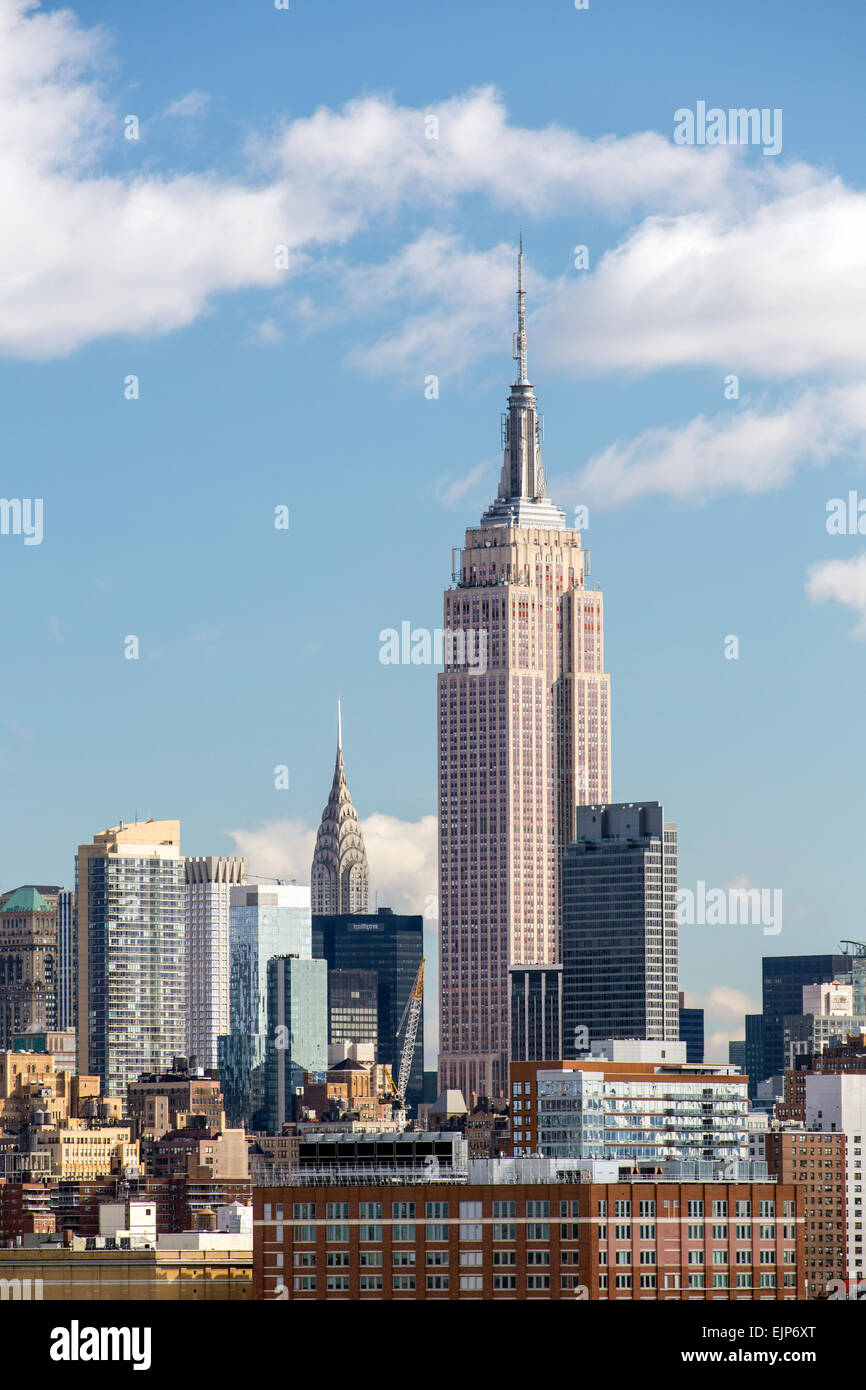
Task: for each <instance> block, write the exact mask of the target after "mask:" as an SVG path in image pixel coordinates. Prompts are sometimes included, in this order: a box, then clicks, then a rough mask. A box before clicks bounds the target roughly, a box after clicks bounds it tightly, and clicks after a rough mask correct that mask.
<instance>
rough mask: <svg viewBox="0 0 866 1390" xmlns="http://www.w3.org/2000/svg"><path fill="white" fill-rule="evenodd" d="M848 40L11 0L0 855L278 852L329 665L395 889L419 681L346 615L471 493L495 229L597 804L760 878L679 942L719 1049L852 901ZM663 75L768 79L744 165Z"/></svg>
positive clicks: (593, 18) (860, 312)
mask: <svg viewBox="0 0 866 1390" xmlns="http://www.w3.org/2000/svg"><path fill="white" fill-rule="evenodd" d="M864 29H866V19H864V13H863V12H862V11H860V10H858V9H857V8H856V7H854V6H851V5H850V4H848V3H829V4H825V5H823V6H821V7H816V6H814V5H812V4H805V3H791V0H787V3H784V4H783V3H772V0H771V2H770V3H762V5H761V6H760V7H755V6H754V5H752V4H749V3H737V2H736V0H735V2H734V3H732V4H729V5H727V6H725V7H721V6H719V7H708V6H703V7H695V6H693V5H692V4H690V3H685V2H684V3H681V4H680V3H676V0H668V2H667V3H666V4H665V5H664V6H653V5H645V4H641V3H637V0H631V2H628V0H625V2H623V3H616V4H615V3H604V0H590V8H589V10H588V11H585V12H578V11H575V9H574V8H573V6H572V5H571V4H569V3H567V0H556V3H553V0H548V2H547V3H539V4H533V5H518V4H516V3H509V0H504V2H503V3H496V4H492V3H473V4H472V5H470V6H467V5H466V4H465V3H464V4H457V3H449V2H448V0H446V2H445V3H440V4H438V5H436V6H433V7H426V6H402V5H398V4H396V3H391V0H388V3H366V4H364V5H363V6H358V5H357V4H351V3H349V0H343V2H341V3H337V0H333V2H330V0H329V2H328V3H325V0H320V3H318V4H316V3H313V0H292V4H291V8H290V10H289V11H287V12H280V11H276V10H275V9H274V8H273V6H272V5H271V4H270V3H268V0H244V3H243V4H240V3H219V0H214V2H213V3H206V4H205V3H202V0H171V3H151V4H149V5H147V6H123V5H116V4H108V3H82V4H79V5H78V6H76V7H74V8H73V9H72V10H69V11H65V12H61V11H60V9H59V7H56V6H54V5H50V4H46V5H43V6H42V7H41V8H39V7H34V6H31V5H28V4H25V3H22V0H0V35H2V39H3V42H2V43H0V114H2V116H3V121H4V128H5V129H6V130H7V131H10V130H11V131H14V132H15V135H14V138H12V139H7V140H6V141H4V150H3V152H2V153H0V204H2V206H3V207H4V214H3V218H2V225H0V266H2V270H0V354H2V367H0V430H2V442H3V449H2V459H3V469H2V484H0V494H2V495H3V496H4V497H7V498H16V497H17V498H37V497H38V498H42V499H43V500H44V539H43V541H42V544H41V545H38V546H36V545H34V546H25V545H24V544H23V538H22V537H20V536H12V535H10V536H0V577H2V584H3V592H4V595H5V602H4V603H3V605H2V611H0V639H2V642H3V646H4V650H5V653H6V662H5V680H4V687H3V695H4V698H3V701H2V706H0V779H2V787H3V796H2V799H0V818H2V825H0V830H2V833H0V847H2V848H0V885H2V886H3V887H13V886H15V885H16V884H17V883H19V882H23V881H55V880H56V881H67V882H68V881H70V880H71V877H72V866H73V856H74V851H75V846H76V845H77V844H78V843H79V842H80V841H82V840H89V839H90V838H91V836H92V835H93V833H94V832H95V831H97V830H99V829H103V828H105V827H106V826H107V825H110V824H114V823H116V822H117V821H118V820H119V819H121V818H124V819H130V818H132V817H133V816H134V815H135V814H136V813H138V815H140V816H144V815H154V816H166V817H168V816H179V817H180V818H181V821H182V833H183V844H184V848H185V849H186V850H187V852H189V853H196V854H198V853H221V852H229V851H231V850H233V849H234V848H236V847H237V848H240V849H243V850H244V851H245V852H247V853H248V855H249V857H250V860H251V864H252V867H253V868H254V869H257V870H258V871H259V872H261V873H269V872H284V873H287V874H290V875H294V876H297V877H298V878H299V879H303V878H304V877H305V876H306V866H307V864H308V859H309V850H310V845H311V836H312V833H313V830H314V827H315V825H316V823H317V821H318V817H319V815H320V813H321V808H322V805H323V804H324V801H325V799H326V796H327V791H328V787H329V783H330V778H331V773H332V767H333V754H334V735H335V729H334V724H335V718H334V706H335V701H336V697H337V694H338V692H339V693H340V694H341V696H342V699H343V709H344V720H343V722H344V743H345V753H346V763H347V770H348V775H349V781H350V786H351V788H352V792H353V796H354V799H355V803H356V805H357V807H358V810H359V814H360V815H361V816H362V818H364V820H365V828H366V829H367V830H368V848H369V851H370V859H371V868H372V871H373V875H374V878H375V880H376V883H377V885H378V888H379V893H380V901H382V902H388V901H390V902H393V903H394V905H395V906H398V907H401V908H404V909H406V910H417V911H420V910H423V909H424V906H425V900H426V899H427V897H428V895H432V894H434V893H435V891H436V884H435V833H434V823H433V820H432V816H433V815H434V813H435V777H436V769H435V729H434V708H435V707H434V692H435V671H434V670H433V669H431V668H415V667H392V666H385V665H382V664H381V663H380V661H379V640H378V634H379V632H380V630H381V629H383V628H386V627H398V626H399V624H400V622H401V621H403V620H409V621H411V622H412V624H413V626H416V627H429V628H434V627H436V626H437V625H438V624H439V623H440V622H441V602H442V590H443V588H444V586H445V585H446V583H447V582H448V578H449V572H450V557H451V547H452V546H455V545H459V544H460V542H461V540H462V533H463V530H464V529H465V527H466V526H467V525H471V524H474V523H475V522H476V521H477V518H478V516H479V515H480V512H481V511H482V510H483V508H484V506H485V505H486V504H487V502H488V500H489V499H490V497H491V496H492V495H493V493H494V492H495V488H496V484H497V480H498V471H499V414H500V411H501V410H502V408H503V405H504V399H505V395H506V392H507V384H508V382H509V381H510V379H511V376H512V362H511V332H512V327H513V324H512V317H513V305H514V300H513V283H512V281H513V256H514V250H515V247H516V241H517V235H518V231H519V229H520V228H521V227H522V228H523V230H524V236H525V242H526V253H527V281H528V289H529V296H530V298H529V309H530V321H529V362H530V369H531V375H532V376H533V377H534V379H535V381H536V383H537V390H538V394H539V399H540V404H541V408H542V409H543V411H544V414H545V418H546V440H545V448H544V459H545V466H546V469H547V474H548V479H549V482H550V487H551V492H552V494H553V495H554V497H555V499H556V500H557V501H559V502H560V503H561V504H562V505H563V506H566V507H567V508H569V509H570V508H572V507H573V506H574V505H576V504H578V503H586V504H588V505H589V506H590V525H589V527H588V529H587V531H586V542H587V544H588V545H589V547H590V549H591V552H592V575H593V579H594V581H595V582H597V583H598V584H599V585H600V586H601V587H602V588H603V590H604V593H605V603H606V658H607V666H608V669H609V671H610V672H611V675H612V687H613V715H612V736H613V772H614V795H615V797H616V798H617V799H618V800H631V799H659V800H662V801H663V802H664V805H665V808H666V811H667V812H668V814H669V815H670V817H671V818H673V819H675V820H676V821H677V822H678V824H679V828H680V881H681V884H682V885H683V886H686V887H688V886H690V885H692V886H693V885H694V884H695V883H696V882H697V881H698V880H700V879H702V880H704V881H705V882H706V883H707V884H709V885H712V886H717V887H722V888H724V887H727V886H729V885H731V884H737V883H745V882H748V883H750V884H753V885H755V886H759V887H766V888H781V890H782V892H783V897H784V919H783V930H782V932H781V933H780V934H779V935H778V936H773V937H767V936H764V935H763V934H762V932H761V929H760V927H731V928H726V929H723V928H720V927H703V928H700V927H692V928H687V927H684V928H683V929H682V932H681V984H682V986H683V987H684V988H685V989H686V991H687V993H688V995H689V998H690V1000H691V1001H692V1002H695V1003H706V1004H707V1007H708V1009H709V1011H710V1015H711V1017H710V1020H709V1027H708V1032H710V1033H714V1034H716V1035H717V1043H716V1052H717V1055H722V1054H721V1053H720V1052H719V1051H718V1049H719V1048H721V1047H722V1046H723V1043H724V1037H725V1036H726V1035H727V1036H742V1024H741V1015H742V1012H743V1009H744V1008H745V1007H746V1006H747V1004H748V998H751V999H753V1000H754V999H755V998H756V997H757V995H758V991H759V980H760V957H761V955H762V954H763V953H764V952H765V951H766V952H767V953H776V952H779V953H782V952H784V953H791V952H795V951H808V950H815V951H824V950H829V949H833V948H834V947H835V945H836V943H837V942H838V939H839V938H840V937H841V936H848V935H851V936H854V937H858V936H861V935H864V931H863V929H862V928H861V927H860V926H859V925H858V919H859V916H860V902H861V899H862V896H863V892H864V886H866V872H864V868H863V864H862V851H861V833H860V822H859V815H858V812H859V801H860V789H861V787H862V785H863V778H864V755H863V746H862V744H863V741H862V740H861V738H860V726H861V722H862V718H861V709H862V691H863V682H864V653H866V648H864V642H863V636H862V632H861V631H860V630H859V629H860V628H861V627H862V625H863V622H864V614H866V575H864V567H863V565H864V562H862V561H861V556H862V552H863V545H862V541H861V539H860V537H859V536H858V535H856V534H855V535H844V536H832V535H829V534H828V533H827V529H826V507H827V502H828V500H829V499H831V498H833V497H838V496H845V497H847V494H848V491H849V490H850V489H858V488H859V489H861V490H862V492H863V495H864V496H866V479H864V473H863V465H862V461H863V452H864V440H866V395H864V388H863V385H862V381H863V368H864V365H866V361H864V359H866V334H864V331H863V324H864V322H866V262H864V252H863V247H864V246H866V202H864V198H863V194H862V191H861V190H862V188H863V185H864V168H863V161H864V152H863V145H862V139H861V138H860V134H861V125H862V97H861V90H862V70H861V69H862V63H861V55H862V51H863V40H864V37H866V35H864ZM699 100H705V101H707V103H708V104H709V105H711V106H713V105H717V106H719V107H721V108H723V109H728V108H731V107H740V106H746V107H758V108H769V109H773V110H774V109H776V108H778V109H781V111H782V113H783V131H784V135H783V147H782V152H781V154H780V155H779V156H778V157H776V158H774V157H767V156H764V155H763V154H762V152H761V150H760V148H757V147H753V148H734V147H731V146H722V147H713V148H709V147H705V148H701V149H696V148H687V147H678V146H676V145H674V143H673V139H672V137H673V130H674V113H675V112H676V111H677V110H678V109H679V108H683V107H688V108H694V107H695V105H696V103H697V102H698V101H699ZM316 113H318V114H316ZM431 114H433V115H435V116H436V117H437V119H438V121H439V139H438V140H437V141H430V140H425V137H424V122H425V118H426V117H427V116H429V115H431ZM129 115H134V116H136V117H137V119H138V122H139V127H140V129H139V136H140V138H139V139H138V140H128V139H125V138H124V121H125V118H126V117H127V116H129ZM278 244H280V245H282V244H286V245H287V246H289V248H290V255H289V269H288V270H287V271H282V270H278V269H277V268H276V267H275V265H274V261H273V250H274V247H275V246H276V245H278ZM578 245H586V246H587V247H588V251H589V269H588V270H585V271H583V270H577V269H575V267H574V263H573V262H574V248H575V246H578ZM132 374H134V375H135V376H137V377H138V378H139V383H140V395H139V399H137V400H127V399H125V397H124V382H125V379H126V378H127V377H128V376H130V375H132ZM431 374H435V375H436V376H437V377H438V378H439V396H438V399H435V400H428V399H426V398H425V393H424V381H425V378H426V377H427V376H429V375H431ZM730 374H736V375H737V376H738V378H739V397H738V399H736V400H726V399H725V395H724V381H725V378H726V377H727V376H729V375H730ZM281 504H282V505H285V506H288V507H289V509H290V514H291V525H290V528H289V530H288V531H278V530H276V529H275V528H274V525H273V515H274V508H275V507H276V506H279V505H281ZM131 634H134V635H136V636H137V637H138V638H139V642H140V659H139V660H137V661H128V660H125V659H124V639H125V638H126V637H127V636H128V635H131ZM728 635H736V636H737V637H738V638H739V644H740V647H739V659H738V660H726V659H725V657H724V643H725V638H726V637H727V636H728ZM280 764H285V765H287V766H288V768H289V770H290V785H289V788H288V790H277V789H275V787H274V768H275V767H276V766H277V765H280Z"/></svg>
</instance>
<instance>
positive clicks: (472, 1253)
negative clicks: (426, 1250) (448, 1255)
mask: <svg viewBox="0 0 866 1390" xmlns="http://www.w3.org/2000/svg"><path fill="white" fill-rule="evenodd" d="M431 1253H435V1254H437V1255H438V1254H443V1255H444V1253H445V1251H444V1250H443V1251H439V1250H437V1251H435V1252H431ZM482 1261H483V1252H482V1251H481V1250H461V1251H460V1265H461V1268H463V1269H472V1268H473V1267H474V1266H477V1265H480V1264H481V1263H482Z"/></svg>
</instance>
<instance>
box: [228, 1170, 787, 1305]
mask: <svg viewBox="0 0 866 1390" xmlns="http://www.w3.org/2000/svg"><path fill="white" fill-rule="evenodd" d="M253 1207H254V1222H255V1226H254V1231H255V1239H254V1256H253V1270H254V1273H253V1279H254V1296H255V1297H256V1298H258V1299H277V1298H278V1299H282V1300H291V1301H294V1300H301V1301H314V1300H323V1299H343V1300H346V1299H349V1300H353V1299H365V1298H369V1299H376V1300H382V1299H385V1300H393V1299H397V1300H400V1299H416V1300H417V1299H449V1300H454V1299H465V1298H472V1299H485V1300H493V1301H496V1300H498V1299H532V1298H537V1299H561V1298H566V1299H568V1298H588V1299H590V1300H603V1299H631V1300H634V1299H655V1300H658V1299H678V1300H683V1299H698V1300H736V1299H751V1300H757V1299H773V1300H792V1299H802V1298H804V1297H805V1292H804V1282H803V1232H802V1225H801V1223H800V1222H799V1221H798V1220H797V1216H798V1212H797V1190H796V1188H795V1187H794V1185H793V1184H791V1183H770V1182H754V1183H753V1182H732V1183H724V1182H716V1183H701V1182H652V1181H640V1182H632V1183H596V1182H571V1183H568V1182H563V1183H532V1182H530V1183H525V1184H522V1183H519V1182H516V1183H510V1182H493V1183H490V1182H488V1183H483V1184H478V1183H473V1182H472V1181H471V1174H470V1181H469V1182H468V1183H455V1182H450V1183H449V1182H446V1183H423V1184H413V1183H407V1184H406V1185H405V1186H396V1185H393V1184H392V1183H390V1182H380V1183H378V1184H377V1183H371V1184H370V1185H368V1186H363V1187H361V1186H341V1185H336V1184H335V1185H334V1186H318V1185H314V1184H298V1185H295V1186H286V1187H257V1188H255V1189H254V1191H253Z"/></svg>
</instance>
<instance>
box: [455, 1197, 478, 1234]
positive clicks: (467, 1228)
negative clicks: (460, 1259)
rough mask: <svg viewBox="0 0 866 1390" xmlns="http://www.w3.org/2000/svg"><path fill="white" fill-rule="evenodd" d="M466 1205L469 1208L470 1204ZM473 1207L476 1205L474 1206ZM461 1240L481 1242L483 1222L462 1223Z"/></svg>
mask: <svg viewBox="0 0 866 1390" xmlns="http://www.w3.org/2000/svg"><path fill="white" fill-rule="evenodd" d="M462 1205H463V1204H462V1203H461V1206H462ZM466 1205H467V1206H468V1205H469V1203H468V1202H467V1204H466ZM473 1205H474V1204H473ZM460 1239H461V1240H480V1239H481V1222H480V1221H467V1222H464V1223H461V1226H460Z"/></svg>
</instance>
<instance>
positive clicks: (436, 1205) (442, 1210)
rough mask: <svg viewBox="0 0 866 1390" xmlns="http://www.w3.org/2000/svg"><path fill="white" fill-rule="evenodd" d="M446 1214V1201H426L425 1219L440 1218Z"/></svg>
mask: <svg viewBox="0 0 866 1390" xmlns="http://www.w3.org/2000/svg"><path fill="white" fill-rule="evenodd" d="M447 1215H448V1203H447V1202H428V1203H427V1219H428V1221H429V1220H430V1219H431V1218H432V1219H435V1220H439V1219H441V1217H443V1216H447Z"/></svg>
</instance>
